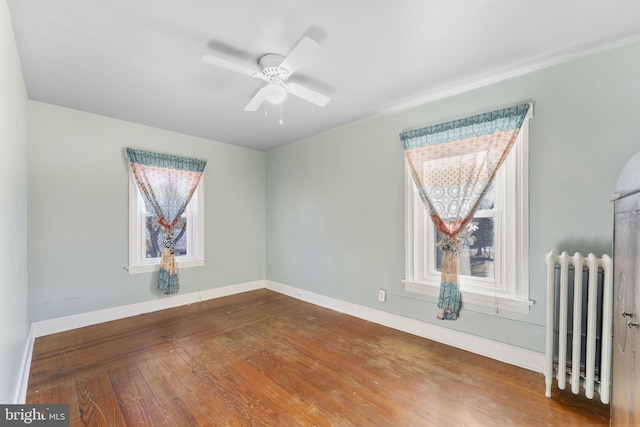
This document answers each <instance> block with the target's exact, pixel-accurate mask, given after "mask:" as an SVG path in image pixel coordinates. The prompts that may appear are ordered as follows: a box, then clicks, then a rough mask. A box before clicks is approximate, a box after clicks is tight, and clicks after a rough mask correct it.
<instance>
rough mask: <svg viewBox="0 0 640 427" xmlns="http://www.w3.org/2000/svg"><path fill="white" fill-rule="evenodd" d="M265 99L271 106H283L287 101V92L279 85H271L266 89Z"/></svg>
mask: <svg viewBox="0 0 640 427" xmlns="http://www.w3.org/2000/svg"><path fill="white" fill-rule="evenodd" d="M264 99H265V100H266V101H267V102H268V103H270V104H274V105H278V104H282V102H284V100H285V99H287V90H286V89H285V87H284V86H282V85H281V84H279V83H270V84H268V85H267V86H266V87H265V88H264Z"/></svg>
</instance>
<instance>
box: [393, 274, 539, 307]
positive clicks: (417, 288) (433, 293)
mask: <svg viewBox="0 0 640 427" xmlns="http://www.w3.org/2000/svg"><path fill="white" fill-rule="evenodd" d="M402 283H404V289H405V291H407V292H414V293H418V294H422V295H426V296H429V297H432V298H433V299H434V300H436V301H437V300H438V297H439V296H440V285H439V284H438V285H436V284H431V283H427V282H416V281H413V280H406V279H405V280H403V281H402ZM461 294H462V295H463V296H462V303H463V304H469V305H477V306H481V307H489V308H494V307H495V306H496V303H497V304H498V306H499V307H500V309H501V310H504V311H509V312H512V313H517V314H527V315H528V314H529V309H530V308H531V306H532V305H533V301H530V300H526V299H519V298H515V297H513V296H511V295H494V294H493V293H491V294H489V293H481V292H478V291H469V290H464V291H461Z"/></svg>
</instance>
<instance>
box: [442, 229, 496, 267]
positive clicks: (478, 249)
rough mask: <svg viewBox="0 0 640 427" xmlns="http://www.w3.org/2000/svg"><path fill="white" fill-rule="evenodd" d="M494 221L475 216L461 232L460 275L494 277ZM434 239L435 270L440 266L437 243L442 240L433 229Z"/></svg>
mask: <svg viewBox="0 0 640 427" xmlns="http://www.w3.org/2000/svg"><path fill="white" fill-rule="evenodd" d="M493 225H494V221H493V218H491V217H475V218H474V219H473V220H472V221H471V222H470V223H469V224H468V225H467V227H466V229H465V230H464V231H463V232H462V233H461V235H460V237H461V238H462V239H463V244H462V246H461V247H460V249H459V251H458V254H459V257H458V259H459V262H460V270H459V271H460V275H461V276H471V277H485V278H489V279H493V278H494V268H495V242H494V232H493ZM434 230H435V233H436V241H435V245H434V253H435V254H436V270H437V271H440V270H441V268H442V249H440V248H439V247H438V246H437V243H438V242H439V241H440V240H442V234H440V232H439V231H438V230H436V229H435V227H434Z"/></svg>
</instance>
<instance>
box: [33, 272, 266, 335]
mask: <svg viewBox="0 0 640 427" xmlns="http://www.w3.org/2000/svg"><path fill="white" fill-rule="evenodd" d="M264 288H265V281H264V280H255V281H253V282H246V283H240V284H237V285H230V286H224V287H222V288H213V289H206V290H204V291H199V292H191V293H188V294H180V295H175V296H172V297H166V298H159V299H155V300H149V301H144V302H139V303H136V304H129V305H123V306H120V307H112V308H106V309H104V310H97V311H91V312H88V313H80V314H74V315H71V316H65V317H58V318H56V319H48V320H42V321H39V322H33V323H32V324H31V329H32V333H33V337H34V338H37V337H42V336H45V335H51V334H55V333H58V332H64V331H70V330H72V329H77V328H83V327H85V326H91V325H97V324H98V323H104V322H111V321H112V320H119V319H124V318H126V317H132V316H137V315H139V314H144V313H151V312H153V311H159V310H165V309H167V308H174V307H180V306H183V305H188V304H193V303H197V302H200V301H206V300H209V299H214V298H220V297H225V296H228V295H234V294H239V293H242V292H248V291H253V290H256V289H264Z"/></svg>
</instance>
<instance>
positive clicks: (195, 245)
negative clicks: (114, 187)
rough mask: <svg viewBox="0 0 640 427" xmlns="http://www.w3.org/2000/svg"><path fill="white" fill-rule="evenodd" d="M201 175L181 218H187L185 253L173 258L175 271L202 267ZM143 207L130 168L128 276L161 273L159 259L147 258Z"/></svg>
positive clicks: (203, 259)
mask: <svg viewBox="0 0 640 427" xmlns="http://www.w3.org/2000/svg"><path fill="white" fill-rule="evenodd" d="M204 181H205V179H204V174H203V175H202V177H201V178H200V182H199V183H198V187H196V190H195V191H194V193H193V196H192V197H191V200H190V201H189V205H188V206H187V209H186V210H185V214H183V216H187V224H190V226H188V227H187V231H186V234H187V236H186V237H187V254H186V255H176V262H177V263H178V268H189V267H197V266H202V265H204V262H205V257H204ZM145 223H146V208H145V204H144V199H143V198H142V194H140V190H139V189H138V186H137V184H136V182H135V178H134V177H133V173H132V171H131V166H129V265H128V266H127V270H128V271H129V274H138V273H150V272H153V271H159V270H160V258H147V257H146V224H145Z"/></svg>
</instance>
